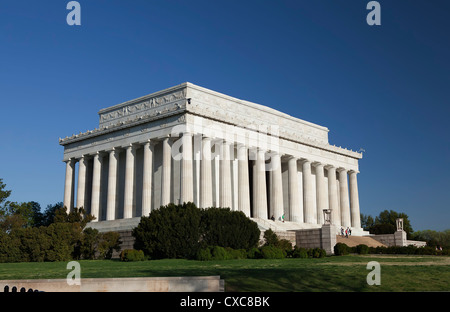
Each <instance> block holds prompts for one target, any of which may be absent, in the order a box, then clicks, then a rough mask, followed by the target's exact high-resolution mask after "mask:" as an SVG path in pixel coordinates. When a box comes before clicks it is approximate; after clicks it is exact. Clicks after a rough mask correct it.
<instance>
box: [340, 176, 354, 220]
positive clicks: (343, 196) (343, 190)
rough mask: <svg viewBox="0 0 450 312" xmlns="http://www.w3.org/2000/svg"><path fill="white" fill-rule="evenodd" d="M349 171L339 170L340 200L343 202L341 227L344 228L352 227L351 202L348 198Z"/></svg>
mask: <svg viewBox="0 0 450 312" xmlns="http://www.w3.org/2000/svg"><path fill="white" fill-rule="evenodd" d="M347 181H348V180H347V170H345V169H343V168H340V169H339V193H340V194H339V195H340V196H339V198H340V202H341V205H340V206H341V225H342V226H343V227H348V226H351V222H350V202H349V198H348V182H347Z"/></svg>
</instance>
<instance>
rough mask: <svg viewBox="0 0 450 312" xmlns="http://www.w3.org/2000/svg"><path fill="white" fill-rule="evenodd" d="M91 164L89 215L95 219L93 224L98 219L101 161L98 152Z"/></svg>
mask: <svg viewBox="0 0 450 312" xmlns="http://www.w3.org/2000/svg"><path fill="white" fill-rule="evenodd" d="M93 162H94V165H93V170H92V195H91V215H93V216H94V217H95V219H94V220H93V222H97V221H99V218H100V187H101V181H100V179H101V171H102V160H101V157H100V153H99V152H97V153H96V154H95V155H94V158H93Z"/></svg>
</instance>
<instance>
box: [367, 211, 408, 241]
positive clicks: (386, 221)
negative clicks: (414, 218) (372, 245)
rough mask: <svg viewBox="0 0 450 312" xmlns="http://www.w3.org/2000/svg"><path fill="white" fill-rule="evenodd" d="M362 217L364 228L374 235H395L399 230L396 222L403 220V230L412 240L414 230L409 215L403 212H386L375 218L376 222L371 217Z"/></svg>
mask: <svg viewBox="0 0 450 312" xmlns="http://www.w3.org/2000/svg"><path fill="white" fill-rule="evenodd" d="M361 216H362V218H361V225H362V227H363V228H364V230H367V231H369V232H370V233H372V234H393V233H394V232H395V231H396V230H397V225H396V220H397V219H398V218H403V230H404V231H405V232H406V234H407V237H408V239H411V234H412V233H413V229H412V226H411V223H410V221H409V218H408V215H406V214H405V213H403V212H400V213H398V212H395V211H393V210H384V211H382V212H380V214H379V215H378V216H377V217H375V221H373V218H372V217H371V216H364V215H361Z"/></svg>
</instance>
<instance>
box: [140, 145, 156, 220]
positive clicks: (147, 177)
mask: <svg viewBox="0 0 450 312" xmlns="http://www.w3.org/2000/svg"><path fill="white" fill-rule="evenodd" d="M142 171H143V177H142V215H143V216H146V217H148V215H149V214H150V212H151V209H152V177H153V143H152V142H151V141H150V140H148V141H147V142H145V143H144V161H143V164H142Z"/></svg>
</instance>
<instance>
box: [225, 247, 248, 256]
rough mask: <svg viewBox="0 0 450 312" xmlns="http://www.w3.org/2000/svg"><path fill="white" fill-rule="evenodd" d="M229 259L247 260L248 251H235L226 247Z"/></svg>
mask: <svg viewBox="0 0 450 312" xmlns="http://www.w3.org/2000/svg"><path fill="white" fill-rule="evenodd" d="M225 250H226V251H227V254H228V259H247V251H246V250H245V249H233V248H230V247H226V248H225Z"/></svg>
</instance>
